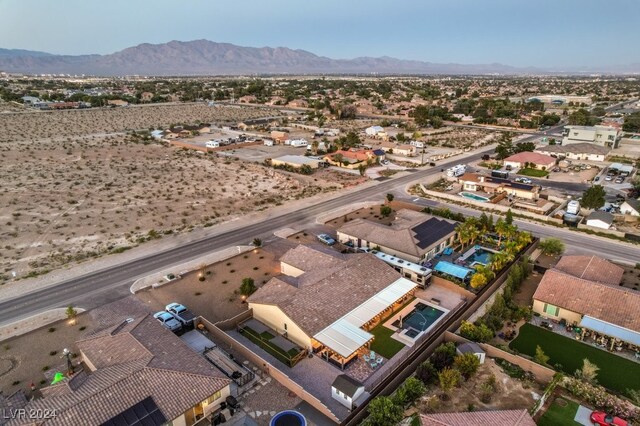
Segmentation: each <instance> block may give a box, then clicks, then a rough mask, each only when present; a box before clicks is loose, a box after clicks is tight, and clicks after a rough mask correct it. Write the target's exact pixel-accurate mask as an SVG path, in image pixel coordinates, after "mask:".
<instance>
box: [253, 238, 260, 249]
mask: <svg viewBox="0 0 640 426" xmlns="http://www.w3.org/2000/svg"><path fill="white" fill-rule="evenodd" d="M251 243H252V244H253V246H254V247H262V240H261V239H260V238H254V239H253V241H252V242H251Z"/></svg>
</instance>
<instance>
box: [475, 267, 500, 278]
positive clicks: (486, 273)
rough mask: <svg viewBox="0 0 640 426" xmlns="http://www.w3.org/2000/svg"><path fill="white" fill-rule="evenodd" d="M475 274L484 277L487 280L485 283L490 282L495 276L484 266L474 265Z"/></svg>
mask: <svg viewBox="0 0 640 426" xmlns="http://www.w3.org/2000/svg"><path fill="white" fill-rule="evenodd" d="M476 273H477V274H481V275H484V276H485V277H486V278H487V281H491V280H492V279H493V278H494V277H495V276H496V274H495V273H494V272H493V271H492V270H491V268H490V267H489V266H486V265H476Z"/></svg>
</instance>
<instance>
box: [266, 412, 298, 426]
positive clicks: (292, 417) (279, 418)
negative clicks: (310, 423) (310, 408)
mask: <svg viewBox="0 0 640 426" xmlns="http://www.w3.org/2000/svg"><path fill="white" fill-rule="evenodd" d="M269 426H307V419H305V418H304V416H303V415H302V414H300V413H298V412H297V411H293V410H286V411H281V412H279V413H278V414H276V415H275V416H273V417H272V418H271V421H270V422H269Z"/></svg>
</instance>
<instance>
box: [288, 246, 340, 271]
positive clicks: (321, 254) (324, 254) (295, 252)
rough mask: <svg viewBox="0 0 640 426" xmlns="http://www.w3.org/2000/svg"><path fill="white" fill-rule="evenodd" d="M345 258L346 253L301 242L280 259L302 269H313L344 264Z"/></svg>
mask: <svg viewBox="0 0 640 426" xmlns="http://www.w3.org/2000/svg"><path fill="white" fill-rule="evenodd" d="M345 259H346V256H345V255H343V254H342V253H338V252H337V251H335V250H333V249H329V248H325V247H322V246H316V245H312V246H305V245H303V244H300V245H298V246H297V247H296V248H294V249H291V250H289V251H287V252H286V253H285V254H284V256H282V257H281V258H280V261H281V262H284V263H286V264H288V265H291V266H293V267H294V268H298V269H300V270H302V271H312V270H315V269H319V268H331V267H335V266H336V265H339V264H342V263H343V262H344V261H345Z"/></svg>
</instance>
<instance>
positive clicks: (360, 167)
mask: <svg viewBox="0 0 640 426" xmlns="http://www.w3.org/2000/svg"><path fill="white" fill-rule="evenodd" d="M358 172H359V173H360V176H364V175H365V173H366V172H367V166H366V165H365V164H358Z"/></svg>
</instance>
